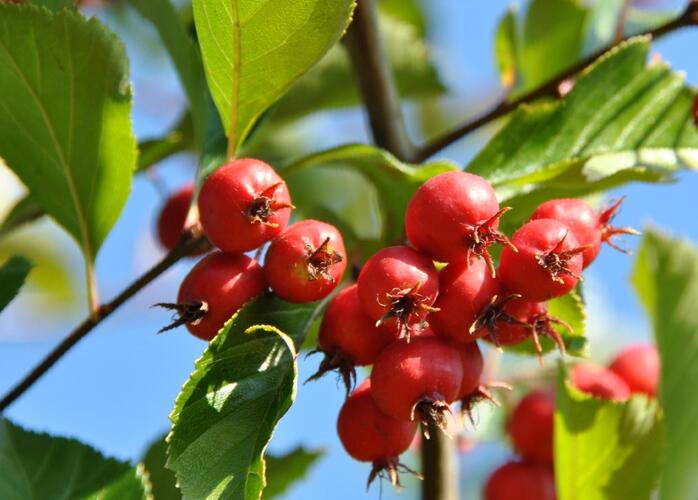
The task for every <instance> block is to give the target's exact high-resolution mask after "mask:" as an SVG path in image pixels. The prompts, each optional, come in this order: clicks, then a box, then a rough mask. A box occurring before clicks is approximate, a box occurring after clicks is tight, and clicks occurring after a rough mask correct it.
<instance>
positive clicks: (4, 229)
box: [0, 195, 46, 238]
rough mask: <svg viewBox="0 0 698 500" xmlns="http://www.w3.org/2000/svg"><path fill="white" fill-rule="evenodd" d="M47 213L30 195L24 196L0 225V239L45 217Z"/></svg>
mask: <svg viewBox="0 0 698 500" xmlns="http://www.w3.org/2000/svg"><path fill="white" fill-rule="evenodd" d="M45 214H46V212H44V209H43V208H41V205H39V204H38V203H37V202H36V201H35V200H34V198H32V197H31V196H29V195H26V196H23V197H22V198H20V199H19V200H17V203H15V204H14V205H13V207H12V208H11V209H10V211H9V212H8V213H7V215H6V216H5V219H4V220H3V221H2V223H1V224H0V238H2V237H3V236H6V235H8V234H9V233H11V232H12V231H14V230H15V229H17V228H18V227H20V226H23V225H24V224H28V223H30V222H33V221H35V220H37V219H39V218H40V217H42V216H44V215H45Z"/></svg>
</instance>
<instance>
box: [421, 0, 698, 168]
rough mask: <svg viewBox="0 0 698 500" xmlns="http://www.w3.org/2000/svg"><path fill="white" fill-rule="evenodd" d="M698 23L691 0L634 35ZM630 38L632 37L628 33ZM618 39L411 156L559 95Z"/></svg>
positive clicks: (434, 149) (427, 152)
mask: <svg viewBox="0 0 698 500" xmlns="http://www.w3.org/2000/svg"><path fill="white" fill-rule="evenodd" d="M696 25H698V1H696V0H692V1H691V3H690V4H689V6H688V8H687V9H686V10H685V11H684V13H683V14H681V15H680V16H679V17H677V18H676V19H674V20H672V21H669V22H668V23H666V24H663V25H661V26H659V27H657V28H655V29H653V30H650V31H647V32H645V33H639V34H637V35H633V36H639V35H650V36H652V38H655V39H656V38H660V37H662V36H664V35H667V34H669V33H672V32H674V31H676V30H679V29H681V28H685V27H687V26H696ZM628 38H630V37H628ZM628 38H624V39H622V40H620V41H619V42H618V43H621V42H623V41H625V40H627V39H628ZM618 43H615V44H613V45H611V46H610V47H606V48H604V49H602V50H599V51H597V52H595V53H593V54H591V55H590V56H589V57H587V58H585V59H583V60H581V61H579V62H578V63H576V64H574V65H573V66H571V67H570V68H568V69H566V70H565V71H563V72H562V73H560V74H558V75H557V76H555V77H553V78H551V79H550V80H548V81H547V82H545V83H543V84H542V85H541V86H539V87H538V88H536V89H534V90H532V91H530V92H528V93H526V94H524V95H522V96H520V97H518V98H516V99H514V100H511V101H501V102H500V103H499V104H497V105H496V106H495V107H494V108H493V109H491V110H490V111H488V112H487V113H485V114H484V115H481V116H479V117H477V118H474V119H472V120H470V121H467V122H465V123H464V124H462V125H459V126H458V127H456V128H455V129H453V130H451V131H449V132H445V133H444V134H442V135H440V136H437V137H436V138H434V139H432V140H430V141H428V142H427V143H426V144H425V145H424V146H422V147H420V148H418V150H417V151H416V152H415V154H414V157H413V158H412V159H413V161H415V162H417V163H419V162H423V161H424V160H426V159H427V158H429V157H431V156H433V155H434V154H436V153H438V152H439V151H441V150H442V149H444V148H446V147H448V146H450V145H451V144H453V143H454V142H456V141H458V140H459V139H461V138H463V137H464V136H466V135H468V134H469V133H470V132H473V131H474V130H477V129H478V128H480V127H482V126H483V125H486V124H488V123H490V122H492V121H494V120H496V119H498V118H501V117H503V116H505V115H507V114H509V113H510V112H512V111H514V110H515V109H516V108H517V107H519V106H520V105H521V104H524V103H528V102H531V101H535V100H536V99H540V98H541V97H545V96H549V95H553V96H554V95H557V89H558V86H559V85H560V84H561V83H562V82H563V81H565V80H567V79H568V78H570V77H571V76H574V75H576V74H577V73H579V72H580V71H581V70H583V69H584V68H586V67H587V66H589V65H590V64H591V63H593V62H594V61H595V60H596V59H598V58H599V57H600V56H602V55H603V54H604V53H605V52H607V51H608V50H609V49H611V48H613V47H615V46H616V45H618Z"/></svg>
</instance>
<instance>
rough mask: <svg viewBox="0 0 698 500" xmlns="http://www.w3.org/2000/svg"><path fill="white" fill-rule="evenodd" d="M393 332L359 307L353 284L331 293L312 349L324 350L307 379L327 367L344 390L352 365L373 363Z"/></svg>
mask: <svg viewBox="0 0 698 500" xmlns="http://www.w3.org/2000/svg"><path fill="white" fill-rule="evenodd" d="M396 338H397V335H395V333H394V332H392V331H391V330H388V329H385V328H378V327H376V325H375V321H373V320H371V318H369V317H368V316H366V314H365V313H364V312H363V310H362V309H361V304H360V301H359V291H358V286H357V285H351V286H350V287H348V288H345V289H344V290H342V291H341V292H339V293H338V294H337V295H335V296H334V297H333V298H332V300H331V301H330V303H329V304H328V306H327V309H326V311H325V315H324V316H323V318H322V323H321V324H320V333H319V334H318V347H317V351H316V352H320V353H322V354H324V356H325V357H324V359H323V360H322V361H321V362H320V367H319V369H318V371H317V373H316V374H315V375H313V376H312V377H310V378H309V379H308V380H316V379H318V378H320V377H321V376H323V375H324V374H325V373H327V372H328V371H332V370H337V371H338V372H339V375H340V376H341V378H342V380H343V381H344V385H345V386H346V388H347V394H348V393H349V391H351V389H352V387H353V385H354V382H355V380H356V369H355V367H356V366H366V365H370V364H373V362H374V361H375V360H376V358H377V357H378V355H379V354H380V352H381V351H382V350H383V349H384V348H385V347H386V346H388V344H390V343H391V342H393V341H394V340H396Z"/></svg>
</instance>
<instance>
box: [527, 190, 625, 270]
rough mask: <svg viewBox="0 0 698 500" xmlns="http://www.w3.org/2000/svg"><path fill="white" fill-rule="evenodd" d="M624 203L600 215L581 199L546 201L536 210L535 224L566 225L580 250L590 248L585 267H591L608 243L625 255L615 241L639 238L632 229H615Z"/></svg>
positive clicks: (615, 204)
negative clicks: (551, 221) (623, 237)
mask: <svg viewBox="0 0 698 500" xmlns="http://www.w3.org/2000/svg"><path fill="white" fill-rule="evenodd" d="M622 202H623V198H620V199H619V200H618V201H617V202H616V203H614V204H612V205H611V206H610V207H608V208H606V209H604V210H602V211H601V212H600V213H597V212H596V211H595V210H594V209H593V208H592V207H591V205H589V204H588V203H587V202H586V201H584V200H580V199H577V198H560V199H555V200H550V201H546V202H545V203H543V204H541V205H540V206H538V208H536V210H535V212H533V215H531V220H536V219H555V220H557V221H560V222H562V223H563V224H565V225H566V226H567V227H568V228H569V229H570V231H571V232H572V234H573V235H574V237H575V239H576V240H577V243H578V244H579V245H580V246H584V247H586V249H585V250H584V251H583V252H582V257H583V259H584V264H583V267H587V266H588V265H589V264H591V263H592V262H593V261H594V259H596V256H597V255H598V254H599V250H600V249H601V243H602V242H606V243H608V244H609V245H610V246H612V247H613V248H615V249H616V250H620V251H623V252H625V250H623V249H621V248H620V247H618V245H616V244H615V242H614V241H613V237H614V236H617V235H619V234H638V232H637V231H636V230H634V229H632V228H628V227H615V226H611V221H612V220H613V218H614V217H615V214H616V212H617V210H618V208H619V207H620V204H621V203H622Z"/></svg>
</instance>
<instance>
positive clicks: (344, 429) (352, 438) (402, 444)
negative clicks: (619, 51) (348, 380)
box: [337, 379, 417, 464]
mask: <svg viewBox="0 0 698 500" xmlns="http://www.w3.org/2000/svg"><path fill="white" fill-rule="evenodd" d="M416 432H417V423H416V422H410V421H406V420H398V419H395V418H393V417H390V416H388V415H386V414H385V413H383V412H382V411H381V410H380V409H379V408H378V406H376V403H375V402H374V401H373V397H372V396H371V381H370V379H367V380H365V381H364V382H363V383H362V384H361V385H360V386H359V387H358V388H357V389H356V390H355V391H354V392H352V393H351V395H350V396H349V397H348V398H347V400H346V401H345V402H344V405H343V406H342V409H341V410H340V411H339V418H338V419H337V433H338V434H339V439H340V440H341V441H342V445H343V446H344V449H345V450H346V451H347V453H348V454H349V455H351V457H353V458H355V459H356V460H359V461H361V462H374V463H378V464H381V463H382V462H385V463H388V462H390V461H392V460H395V459H396V458H397V456H398V455H400V454H401V453H403V452H404V451H406V450H407V449H408V448H409V447H410V444H411V443H412V440H413V439H414V436H415V433H416Z"/></svg>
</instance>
